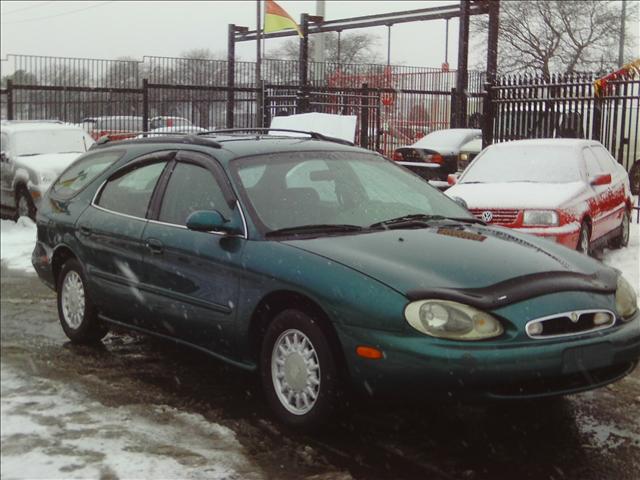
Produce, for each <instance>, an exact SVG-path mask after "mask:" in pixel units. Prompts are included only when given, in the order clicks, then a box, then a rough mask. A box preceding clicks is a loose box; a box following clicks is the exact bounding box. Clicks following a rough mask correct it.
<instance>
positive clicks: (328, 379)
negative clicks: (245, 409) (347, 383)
mask: <svg viewBox="0 0 640 480" xmlns="http://www.w3.org/2000/svg"><path fill="white" fill-rule="evenodd" d="M260 373H261V377H262V385H263V388H264V391H265V394H266V396H267V401H268V403H269V405H270V407H271V409H272V410H273V412H274V413H275V414H276V416H277V417H278V418H279V419H280V420H281V421H282V422H283V423H286V424H288V425H289V426H292V427H297V428H302V429H314V428H317V427H319V426H321V425H323V424H326V422H327V420H328V419H329V418H330V417H331V415H332V414H333V412H334V411H335V405H336V394H337V386H338V378H337V368H336V361H335V358H334V357H333V355H332V350H331V347H330V345H329V341H328V339H327V337H326V335H325V334H324V332H323V331H322V328H321V327H320V325H319V324H318V322H317V321H316V320H315V319H314V318H312V317H310V316H309V315H307V314H306V313H304V312H301V311H298V310H284V311H283V312H281V313H279V314H278V315H277V316H276V317H275V318H274V319H273V321H272V322H271V324H270V325H269V326H268V327H267V331H266V333H265V337H264V340H263V343H262V352H261V358H260Z"/></svg>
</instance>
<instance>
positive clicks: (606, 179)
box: [589, 173, 611, 186]
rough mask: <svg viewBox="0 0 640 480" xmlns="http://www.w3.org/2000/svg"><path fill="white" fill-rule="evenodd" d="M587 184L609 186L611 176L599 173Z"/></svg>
mask: <svg viewBox="0 0 640 480" xmlns="http://www.w3.org/2000/svg"><path fill="white" fill-rule="evenodd" d="M589 183H590V184H591V185H594V186H595V185H609V184H610V183H611V174H610V173H601V174H599V175H594V176H593V177H591V178H590V179H589Z"/></svg>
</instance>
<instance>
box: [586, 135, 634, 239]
mask: <svg viewBox="0 0 640 480" xmlns="http://www.w3.org/2000/svg"><path fill="white" fill-rule="evenodd" d="M590 148H591V151H592V152H593V153H594V155H595V157H596V158H597V159H598V163H599V164H600V166H601V167H602V171H603V172H604V173H609V174H610V175H611V184H609V185H607V191H606V194H605V195H604V197H603V198H602V204H601V206H600V208H601V210H602V217H603V218H602V222H603V231H604V233H608V232H611V231H612V230H614V229H616V228H618V227H619V226H620V223H621V222H622V216H623V215H624V211H625V208H626V204H625V189H624V182H625V178H626V175H625V174H623V173H621V171H620V170H622V169H619V168H617V163H616V161H615V159H614V158H613V157H612V156H611V155H610V154H609V152H608V151H607V150H606V149H605V148H604V147H603V146H602V145H592V146H591V147H590ZM625 173H626V172H625Z"/></svg>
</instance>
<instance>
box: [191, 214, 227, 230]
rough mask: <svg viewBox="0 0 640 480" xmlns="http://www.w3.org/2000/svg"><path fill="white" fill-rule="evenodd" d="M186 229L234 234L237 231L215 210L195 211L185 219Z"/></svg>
mask: <svg viewBox="0 0 640 480" xmlns="http://www.w3.org/2000/svg"><path fill="white" fill-rule="evenodd" d="M187 228H188V229H189V230H194V231H196V232H223V233H236V232H237V229H236V228H234V227H233V226H232V225H231V222H230V221H229V220H227V219H226V218H224V216H222V214H221V213H220V212H219V211H217V210H197V211H195V212H193V213H192V214H191V215H189V216H188V217H187Z"/></svg>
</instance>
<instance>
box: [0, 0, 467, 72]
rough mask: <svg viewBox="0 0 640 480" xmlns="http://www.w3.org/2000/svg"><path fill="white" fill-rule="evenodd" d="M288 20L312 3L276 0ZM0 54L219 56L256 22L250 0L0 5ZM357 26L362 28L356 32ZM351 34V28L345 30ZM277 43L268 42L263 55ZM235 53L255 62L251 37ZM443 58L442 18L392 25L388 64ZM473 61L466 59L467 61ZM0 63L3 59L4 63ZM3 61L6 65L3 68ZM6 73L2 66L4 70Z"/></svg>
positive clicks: (358, 6)
mask: <svg viewBox="0 0 640 480" xmlns="http://www.w3.org/2000/svg"><path fill="white" fill-rule="evenodd" d="M278 3H279V4H280V5H281V6H282V7H283V8H284V9H285V10H287V12H289V14H290V15H291V16H292V17H293V18H294V19H296V20H297V19H299V18H300V14H301V13H304V12H306V13H310V14H315V9H316V2H315V1H286V0H282V1H279V2H278ZM452 3H453V4H457V3H458V2H457V1H453V2H452V1H419V0H415V1H390V0H387V1H371V0H369V1H332V0H329V1H327V2H326V18H327V19H339V18H346V17H353V16H362V15H370V14H376V13H386V12H396V11H401V10H412V9H418V8H426V7H430V6H438V5H450V4H452ZM0 7H1V10H0V13H1V24H2V25H1V26H2V28H1V40H2V41H1V43H0V50H1V52H0V53H1V55H2V58H3V59H5V58H6V55H7V54H30V55H52V56H68V57H91V58H107V59H112V58H117V57H123V56H131V57H134V58H138V59H141V57H142V56H143V55H159V56H180V54H181V53H183V52H185V51H187V50H190V49H194V48H209V49H211V50H212V51H214V52H220V53H223V54H226V49H227V25H228V24H229V23H235V24H236V25H245V26H248V27H249V28H251V29H254V28H255V26H256V2H255V1H239V0H238V1H199V2H187V1H182V2H173V1H166V2H161V1H148V2H147V1H142V2H134V1H132V2H128V1H95V2H93V1H91V2H82V1H40V2H17V1H6V0H2V1H1V2H0ZM457 29H458V22H457V20H455V19H453V20H451V21H450V25H449V63H450V64H451V65H452V67H454V66H455V64H456V60H457V36H458V30H457ZM355 31H363V30H355ZM366 31H368V32H371V33H374V34H377V35H378V36H379V38H380V42H379V50H380V53H381V56H382V57H383V58H385V59H386V51H387V48H386V38H387V28H386V27H384V26H383V27H377V28H369V29H366ZM352 32H353V31H352ZM281 41H282V40H280V39H273V40H268V41H267V52H268V51H269V50H272V49H275V48H277V47H278V45H279V43H280V42H281ZM237 54H238V56H239V57H241V58H242V59H245V60H254V59H255V42H243V43H240V44H239V45H238V47H237ZM444 55H445V21H444V20H436V21H430V22H416V23H410V24H403V25H396V26H394V27H393V28H392V39H391V61H392V63H404V64H405V65H416V66H433V67H439V66H440V65H441V64H442V62H443V61H444ZM470 62H473V58H471V59H470ZM3 63H5V62H3ZM5 66H6V65H5ZM6 73H9V72H7V71H4V72H3V74H6Z"/></svg>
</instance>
